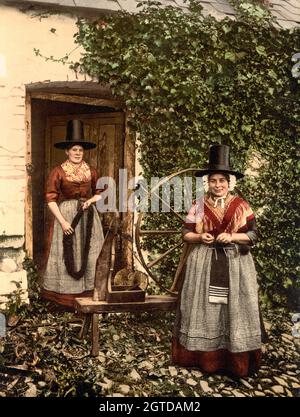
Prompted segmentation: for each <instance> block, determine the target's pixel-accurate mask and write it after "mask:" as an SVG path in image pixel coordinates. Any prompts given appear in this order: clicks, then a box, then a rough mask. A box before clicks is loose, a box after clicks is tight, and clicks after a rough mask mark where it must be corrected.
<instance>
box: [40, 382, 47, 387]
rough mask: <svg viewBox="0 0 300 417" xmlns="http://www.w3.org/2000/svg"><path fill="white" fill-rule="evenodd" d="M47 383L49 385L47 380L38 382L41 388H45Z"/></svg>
mask: <svg viewBox="0 0 300 417" xmlns="http://www.w3.org/2000/svg"><path fill="white" fill-rule="evenodd" d="M46 385H47V384H46V382H45V381H39V382H38V386H39V387H41V388H44V387H45V386H46Z"/></svg>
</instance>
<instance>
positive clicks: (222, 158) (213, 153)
mask: <svg viewBox="0 0 300 417" xmlns="http://www.w3.org/2000/svg"><path fill="white" fill-rule="evenodd" d="M229 151H230V147H229V146H227V145H212V146H211V147H210V148H209V163H208V165H207V166H206V168H204V169H201V170H200V171H197V172H196V174H195V175H196V177H203V175H207V174H211V173H213V172H216V173H217V172H225V173H226V174H232V175H235V177H236V178H237V179H239V178H243V176H244V174H241V173H240V172H237V171H234V170H233V169H232V168H231V167H230V162H229Z"/></svg>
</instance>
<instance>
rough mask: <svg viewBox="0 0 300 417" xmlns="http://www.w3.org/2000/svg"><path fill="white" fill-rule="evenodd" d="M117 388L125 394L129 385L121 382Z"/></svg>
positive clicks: (128, 389)
mask: <svg viewBox="0 0 300 417" xmlns="http://www.w3.org/2000/svg"><path fill="white" fill-rule="evenodd" d="M152 382H153V381H152ZM119 389H120V391H121V393H122V394H125V395H126V394H128V393H129V391H130V386H129V385H123V384H122V385H120V386H119Z"/></svg>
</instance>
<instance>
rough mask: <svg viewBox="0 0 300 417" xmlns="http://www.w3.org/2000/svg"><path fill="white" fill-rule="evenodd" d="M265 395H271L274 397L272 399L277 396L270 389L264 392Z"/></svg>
mask: <svg viewBox="0 0 300 417" xmlns="http://www.w3.org/2000/svg"><path fill="white" fill-rule="evenodd" d="M264 393H265V394H270V395H272V397H274V396H275V393H274V392H273V391H270V390H269V389H265V390H264Z"/></svg>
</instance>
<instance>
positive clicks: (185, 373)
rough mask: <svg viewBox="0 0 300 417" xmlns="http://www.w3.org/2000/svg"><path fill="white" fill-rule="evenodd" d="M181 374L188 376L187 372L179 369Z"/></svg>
mask: <svg viewBox="0 0 300 417" xmlns="http://www.w3.org/2000/svg"><path fill="white" fill-rule="evenodd" d="M181 373H182V375H188V373H189V371H187V370H186V369H181Z"/></svg>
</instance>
